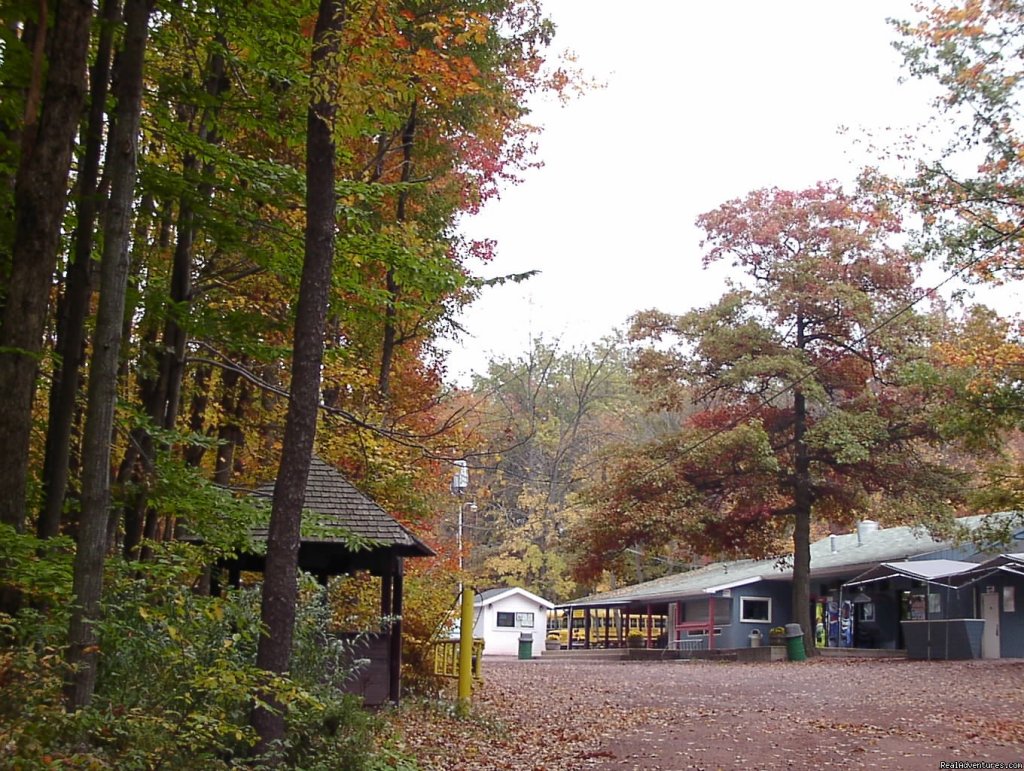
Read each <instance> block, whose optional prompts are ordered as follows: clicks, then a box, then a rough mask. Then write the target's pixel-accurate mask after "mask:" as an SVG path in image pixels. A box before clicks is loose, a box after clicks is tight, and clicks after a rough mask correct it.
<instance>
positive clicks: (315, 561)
mask: <svg viewBox="0 0 1024 771" xmlns="http://www.w3.org/2000/svg"><path fill="white" fill-rule="evenodd" d="M275 483H276V482H268V483H266V484H263V485H261V486H259V487H258V488H256V490H254V491H253V493H252V494H253V495H255V496H258V497H261V498H266V499H267V500H272V499H273V496H274V486H275ZM303 508H304V510H305V512H307V513H308V514H312V517H309V516H308V515H307V516H305V517H304V524H307V525H312V527H311V528H307V529H308V530H310V531H311V532H309V533H308V534H306V533H304V534H303V535H302V537H301V539H300V542H299V568H300V569H301V570H304V571H306V572H308V573H311V574H313V575H315V576H316V577H317V579H318V580H319V581H320V582H321V583H323V584H325V585H326V583H327V579H328V578H330V577H331V576H337V575H342V574H346V573H353V572H355V571H358V570H366V571H368V572H369V573H370V574H371V575H374V576H379V577H380V579H381V593H380V614H381V616H382V617H383V618H387V619H390V621H389V624H388V629H387V631H384V632H382V633H381V634H379V635H371V636H370V637H369V639H368V640H367V641H366V642H365V643H364V647H363V648H361V649H360V651H359V653H360V658H366V659H369V661H370V664H369V666H368V667H366V668H364V670H363V671H361V672H360V673H359V675H358V676H357V678H356V679H355V680H354V681H353V682H352V683H350V688H349V690H350V691H352V692H354V693H359V694H361V695H362V696H363V700H364V703H365V704H367V705H371V706H376V705H379V704H382V703H384V702H385V701H387V700H390V701H392V702H394V703H396V704H397V703H398V700H399V696H400V692H401V667H402V579H403V573H404V560H405V558H406V557H430V556H433V555H434V551H433V549H431V548H430V547H429V546H427V545H426V544H425V543H423V541H421V540H420V539H418V538H417V537H416V536H415V535H413V534H412V533H411V532H410V531H409V530H408V529H407V528H406V527H404V526H403V525H402V524H401V523H399V522H398V521H397V520H396V519H395V518H394V517H392V516H391V515H390V514H388V513H387V512H386V511H384V509H382V508H381V507H380V506H379V505H378V504H377V503H376V502H375V501H373V500H372V499H370V498H369V497H367V496H366V495H364V494H363V493H361V492H360V491H359V490H357V489H356V488H355V487H354V486H353V485H352V483H351V482H349V481H348V480H347V479H346V478H345V477H344V476H343V475H342V474H341V472H339V471H338V470H337V469H335V468H334V467H332V466H330V465H329V464H327V463H325V462H324V461H323V460H321V459H320V458H318V457H316V456H314V457H313V458H312V460H311V461H310V467H309V478H308V479H307V481H306V494H305V500H304V504H303ZM332 531H333V532H332ZM349 533H351V534H352V535H354V536H356V537H358V538H360V539H366V541H368V543H367V545H366V546H363V547H360V548H358V549H356V550H352V549H351V548H350V547H349V540H348V538H347V536H348V534H349ZM252 536H253V538H254V540H257V541H266V540H267V528H266V527H260V528H256V529H254V530H253V531H252ZM191 540H195V539H191ZM265 559H266V558H265V556H264V555H262V554H252V553H243V554H240V555H238V557H237V558H235V559H233V560H230V561H229V562H226V563H224V564H223V565H222V566H221V567H223V568H227V570H228V571H229V576H230V579H229V580H230V581H231V583H232V584H237V582H238V578H239V574H240V573H241V572H242V571H255V572H260V573H262V572H263V571H264V568H265Z"/></svg>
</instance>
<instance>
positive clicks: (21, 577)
mask: <svg viewBox="0 0 1024 771" xmlns="http://www.w3.org/2000/svg"><path fill="white" fill-rule="evenodd" d="M0 536H2V537H0V586H4V587H5V589H6V591H8V592H11V593H15V594H16V595H17V596H19V598H20V605H21V609H20V610H19V611H18V612H17V613H16V614H15V615H13V616H12V615H5V614H0V692H2V693H3V698H2V699H0V767H3V768H11V769H43V768H46V769H53V768H75V769H115V768H116V769H161V768H175V769H204V770H205V769H228V768H234V767H236V766H239V765H245V766H246V767H247V768H259V767H260V764H259V760H258V759H257V758H253V757H252V755H253V747H254V746H255V744H256V738H257V737H256V734H255V732H254V731H253V729H252V728H251V727H250V726H249V715H250V711H251V708H252V705H253V703H254V698H255V694H257V693H260V694H266V693H269V694H271V695H272V696H273V697H274V700H275V701H276V702H277V703H279V704H281V705H283V709H285V710H286V711H287V726H288V732H287V736H286V740H285V747H283V748H282V750H283V752H284V753H285V757H286V767H288V768H294V769H309V771H320V770H321V769H323V770H324V771H326V770H327V769H332V771H333V770H337V771H383V769H387V768H398V769H404V770H405V771H413V770H414V769H415V768H416V765H415V763H414V762H413V761H412V760H411V759H410V758H407V757H404V756H403V755H402V753H401V751H400V750H399V748H398V744H397V743H396V740H395V739H394V738H393V734H392V733H391V731H390V729H389V727H388V725H387V724H386V723H385V721H383V720H382V719H381V718H380V716H379V715H376V714H373V713H370V712H367V711H366V710H364V709H363V708H362V706H361V702H360V700H359V699H358V698H357V697H354V696H350V695H345V694H343V693H342V692H341V690H340V688H339V686H341V685H342V684H343V683H344V681H345V680H346V679H347V678H349V677H350V676H351V675H352V674H353V671H354V670H353V663H352V660H353V656H352V655H351V654H352V650H351V645H352V643H351V642H346V641H345V640H342V639H340V638H338V637H336V636H334V635H333V634H332V630H331V623H330V612H329V610H328V606H327V604H326V603H325V602H324V601H323V598H322V595H321V593H320V589H319V587H317V586H316V584H315V582H313V581H312V580H309V581H306V582H304V584H303V587H302V602H301V605H300V607H299V609H298V617H297V621H296V630H295V644H294V649H293V656H292V666H291V670H290V672H289V674H288V677H268V675H267V673H266V672H264V671H262V670H260V669H258V668H257V667H256V666H255V660H256V645H257V641H258V637H259V628H260V627H259V593H258V590H256V589H240V590H233V591H231V592H228V593H227V594H225V595H224V596H221V597H214V596H203V595H200V594H197V593H196V592H194V591H193V589H192V587H193V586H194V585H195V584H196V583H197V581H198V577H199V574H200V572H201V563H200V562H199V561H198V560H197V559H196V557H195V555H194V554H191V553H189V551H188V549H184V548H182V547H178V548H177V549H174V548H168V549H165V550H163V551H161V552H160V554H159V555H158V556H157V558H156V559H154V560H153V561H152V562H147V563H138V562H130V563H129V562H126V561H124V560H118V559H111V560H109V561H108V568H107V576H106V582H105V586H106V587H107V588H106V590H105V592H104V602H103V616H102V619H101V620H100V621H99V622H98V625H97V629H98V632H99V639H100V643H99V661H100V664H99V672H98V681H97V689H96V693H95V696H94V698H93V700H92V703H91V704H90V705H89V707H87V708H85V709H80V710H78V711H76V712H73V713H68V712H66V711H65V708H64V700H63V687H64V683H65V680H66V678H67V676H68V674H69V672H68V667H67V664H66V662H65V659H64V655H63V651H64V647H65V645H66V637H67V622H68V615H69V612H70V606H71V596H70V585H71V584H70V565H71V558H72V554H73V547H72V546H71V544H70V542H68V541H66V540H63V539H51V540H50V541H45V542H43V541H37V540H36V539H34V538H31V537H30V536H23V535H17V534H15V533H14V532H13V531H12V530H10V529H7V530H4V531H3V532H2V533H0ZM189 548H191V547H189ZM192 551H195V550H194V549H192Z"/></svg>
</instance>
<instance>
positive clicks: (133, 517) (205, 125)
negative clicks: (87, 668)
mask: <svg viewBox="0 0 1024 771" xmlns="http://www.w3.org/2000/svg"><path fill="white" fill-rule="evenodd" d="M219 42H222V43H223V40H219ZM224 68H225V62H224V57H223V56H221V55H220V54H213V55H212V56H210V60H209V72H208V73H207V76H206V85H205V90H206V93H207V95H208V96H209V97H210V98H211V102H210V103H211V105H214V104H215V102H216V99H217V97H218V96H219V95H220V94H221V93H222V91H223V88H224V84H225V83H226V81H225V79H224ZM215 110H216V107H215V106H209V107H207V108H204V110H203V114H202V118H201V120H200V126H199V131H198V136H199V138H200V139H201V140H204V141H209V142H213V141H215V135H214V132H213V130H212V129H211V128H210V126H211V124H212V121H213V117H214V112H215ZM198 169H199V160H198V158H197V157H196V156H195V155H194V154H193V153H188V154H186V156H185V160H184V162H183V174H184V176H185V178H186V181H187V182H190V183H194V182H195V181H196V180H195V176H197V174H196V172H197V171H198ZM210 192H211V188H210V186H209V185H206V184H200V185H199V189H198V195H199V197H200V198H202V197H204V196H207V195H209V194H210ZM195 219H196V218H195V211H194V209H193V207H192V203H191V202H190V200H189V198H188V195H185V196H182V198H181V200H180V201H179V204H178V222H177V227H176V232H177V241H176V242H175V246H174V257H173V260H172V266H171V288H170V311H169V313H168V315H167V318H166V321H165V322H164V330H163V338H162V341H161V345H160V351H161V352H160V355H159V367H158V371H159V376H158V377H157V380H156V382H155V383H151V384H150V385H149V386H147V387H146V388H145V389H143V390H144V393H143V404H144V405H145V406H146V413H147V414H148V415H149V417H150V418H151V419H152V421H153V424H154V425H156V426H158V427H159V428H163V429H166V430H172V429H173V428H174V426H175V424H176V423H177V419H178V411H179V408H180V403H181V384H182V379H183V378H184V374H185V351H186V347H187V345H188V335H187V333H186V331H185V328H184V326H183V325H182V323H181V319H182V317H183V315H184V314H185V313H186V311H187V309H188V306H189V304H190V303H191V302H192V270H193V245H194V243H195V234H196V224H195ZM140 385H141V384H140ZM155 452H156V446H155V444H154V442H153V439H152V437H150V436H149V435H148V433H147V435H146V437H145V439H144V440H143V441H142V442H141V443H140V450H139V452H138V461H137V462H136V463H135V464H134V466H133V475H132V476H133V478H134V480H135V481H136V482H137V483H139V484H138V493H137V496H136V499H135V500H134V501H132V502H131V503H130V504H129V506H128V508H127V509H126V511H125V541H124V553H125V556H126V557H128V558H129V559H133V558H135V557H136V556H138V557H140V558H141V559H148V557H149V554H150V552H149V548H148V547H144V548H143V549H142V550H141V552H140V551H139V545H140V543H141V541H142V540H145V541H151V540H153V539H154V537H155V536H156V534H157V533H158V521H159V515H158V514H157V512H156V511H154V510H152V509H150V508H149V505H148V494H147V492H146V489H147V482H148V478H149V477H151V476H152V474H153V470H154V463H155V457H154V454H155Z"/></svg>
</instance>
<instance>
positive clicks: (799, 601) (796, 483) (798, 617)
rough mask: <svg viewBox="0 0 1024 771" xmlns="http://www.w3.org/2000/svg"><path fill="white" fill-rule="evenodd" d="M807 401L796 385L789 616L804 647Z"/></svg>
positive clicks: (807, 624)
mask: <svg viewBox="0 0 1024 771" xmlns="http://www.w3.org/2000/svg"><path fill="white" fill-rule="evenodd" d="M804 325H805V322H804V319H803V317H801V316H798V317H797V321H796V347H797V348H798V349H799V350H801V351H802V350H803V349H804V347H805V345H806V341H805V339H804ZM806 433H807V400H806V397H805V396H804V392H803V391H802V390H801V389H800V388H795V389H793V446H794V450H793V451H794V463H793V471H794V478H793V510H794V515H793V619H794V621H795V622H796V623H798V624H800V628H801V629H802V630H803V632H804V647H805V649H806V650H807V652H808V653H809V654H813V653H814V652H815V649H814V627H813V626H811V505H812V500H811V462H810V456H809V455H808V452H807V440H806V438H805V435H806Z"/></svg>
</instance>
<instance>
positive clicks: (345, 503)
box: [252, 455, 434, 575]
mask: <svg viewBox="0 0 1024 771" xmlns="http://www.w3.org/2000/svg"><path fill="white" fill-rule="evenodd" d="M275 484H276V481H272V482H267V483H265V484H263V485H260V486H259V487H257V488H256V490H255V493H254V494H255V495H258V496H260V497H264V498H267V499H272V498H273V496H274V486H275ZM303 508H304V509H306V510H308V511H310V512H312V513H313V514H315V515H316V519H315V521H314V522H313V523H310V524H314V525H315V531H314V532H312V533H309V534H303V536H302V539H301V544H302V546H301V547H300V557H299V563H300V567H304V568H305V567H306V566H305V565H302V561H303V560H302V556H303V555H302V551H303V550H306V551H309V552H311V553H313V554H322V553H324V552H325V551H330V552H335V551H336V550H337V545H339V544H340V545H343V546H347V544H346V540H345V538H344V536H343V535H342V533H339V534H338V535H331V533H330V531H331V530H332V529H333V530H339V531H347V532H351V533H353V534H355V535H357V536H360V537H362V538H367V539H371V540H372V541H374V542H375V543H374V544H371V545H370V548H369V549H360V550H358V551H356V552H350V551H348V550H347V548H346V549H345V550H344V551H345V552H346V555H348V556H349V557H351V558H352V559H353V560H354V561H356V562H364V561H365V560H364V559H359V557H360V555H365V554H366V553H367V552H370V553H372V552H376V551H380V550H382V549H385V550H387V551H388V552H389V553H390V554H391V555H393V556H398V557H431V556H433V554H434V550H433V549H431V548H430V547H429V546H427V545H426V544H425V543H423V541H421V540H420V539H419V538H417V537H416V536H415V535H413V534H412V533H411V532H410V531H409V530H408V529H407V528H406V527H405V526H403V525H402V524H401V523H400V522H398V521H397V520H396V519H394V518H393V517H392V516H391V515H390V514H388V513H387V512H386V511H384V509H382V508H381V507H380V506H379V505H378V504H377V503H376V502H374V501H373V500H371V499H370V498H368V497H367V496H365V495H363V493H361V492H359V490H357V489H356V488H355V487H354V486H353V484H352V483H351V482H349V481H348V480H347V479H346V478H345V477H344V476H343V475H342V474H341V472H339V471H338V470H337V469H335V468H334V467H333V466H330V465H329V464H327V463H325V462H324V461H322V460H321V459H320V458H318V457H316V456H315V455H314V456H313V458H312V459H311V460H310V464H309V478H308V479H307V480H306V495H305V502H304V503H303ZM252 534H253V537H255V538H257V539H259V540H266V538H267V528H266V527H261V528H256V529H254V530H253V532H252ZM332 546H333V547H334V548H331V547H332ZM359 567H362V565H360V566H359ZM306 569H310V568H306ZM314 572H315V571H314ZM341 572H345V571H341ZM333 574H334V573H333V572H332V575H333Z"/></svg>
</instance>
